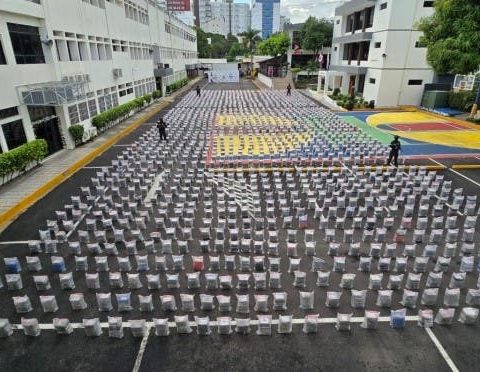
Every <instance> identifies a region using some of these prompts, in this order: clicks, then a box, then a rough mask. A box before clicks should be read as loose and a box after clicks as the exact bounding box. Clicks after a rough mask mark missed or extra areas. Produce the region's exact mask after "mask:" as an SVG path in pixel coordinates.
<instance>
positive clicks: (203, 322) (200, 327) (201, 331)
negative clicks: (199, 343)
mask: <svg viewBox="0 0 480 372" xmlns="http://www.w3.org/2000/svg"><path fill="white" fill-rule="evenodd" d="M195 323H197V334H198V335H200V336H208V335H210V334H211V333H212V331H211V329H210V319H209V318H208V316H206V317H198V316H196V317H195Z"/></svg>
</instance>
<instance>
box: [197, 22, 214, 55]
mask: <svg viewBox="0 0 480 372" xmlns="http://www.w3.org/2000/svg"><path fill="white" fill-rule="evenodd" d="M195 30H196V32H197V50H198V56H199V57H200V58H209V57H210V45H209V44H208V36H207V34H206V33H205V31H203V30H202V29H201V28H200V27H196V29H195Z"/></svg>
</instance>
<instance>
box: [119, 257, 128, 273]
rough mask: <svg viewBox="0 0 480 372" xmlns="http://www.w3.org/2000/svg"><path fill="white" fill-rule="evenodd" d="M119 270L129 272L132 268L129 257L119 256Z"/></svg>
mask: <svg viewBox="0 0 480 372" xmlns="http://www.w3.org/2000/svg"><path fill="white" fill-rule="evenodd" d="M117 263H118V270H119V271H122V272H128V271H130V270H132V265H131V264H130V258H129V257H117Z"/></svg>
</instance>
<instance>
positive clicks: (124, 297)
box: [115, 292, 132, 312]
mask: <svg viewBox="0 0 480 372" xmlns="http://www.w3.org/2000/svg"><path fill="white" fill-rule="evenodd" d="M115 297H116V299H117V307H118V311H119V312H123V311H131V310H132V302H131V293H130V292H128V293H116V294H115Z"/></svg>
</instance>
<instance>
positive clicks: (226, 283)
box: [219, 275, 232, 290]
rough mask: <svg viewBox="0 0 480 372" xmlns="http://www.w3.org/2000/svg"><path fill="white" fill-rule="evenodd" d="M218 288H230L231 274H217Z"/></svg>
mask: <svg viewBox="0 0 480 372" xmlns="http://www.w3.org/2000/svg"><path fill="white" fill-rule="evenodd" d="M219 281H220V288H221V289H225V290H229V289H232V276H231V275H221V276H219Z"/></svg>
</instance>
